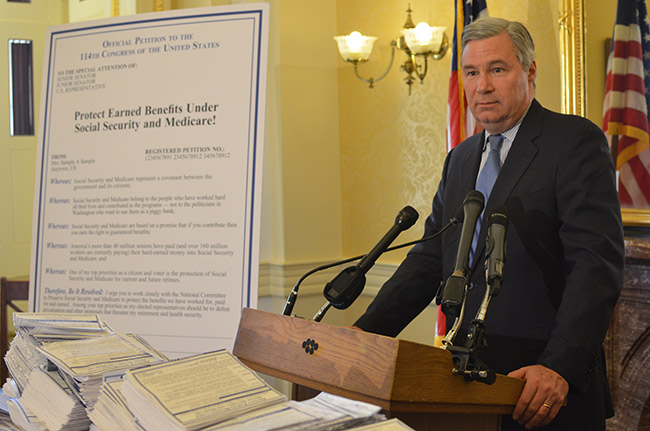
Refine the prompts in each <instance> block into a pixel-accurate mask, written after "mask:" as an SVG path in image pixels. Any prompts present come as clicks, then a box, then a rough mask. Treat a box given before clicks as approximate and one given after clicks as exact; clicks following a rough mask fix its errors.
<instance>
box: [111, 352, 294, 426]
mask: <svg viewBox="0 0 650 431" xmlns="http://www.w3.org/2000/svg"><path fill="white" fill-rule="evenodd" d="M122 394H123V395H124V398H125V399H126V401H127V404H128V405H129V407H130V409H131V411H132V412H133V414H134V415H135V417H136V419H137V421H138V422H139V423H140V425H142V427H143V428H144V429H145V430H149V431H157V430H170V431H171V430H198V429H202V428H205V427H208V426H210V425H213V424H216V423H219V422H223V421H225V420H227V419H231V418H234V417H236V416H239V415H241V414H243V413H246V412H250V411H252V410H255V409H259V408H262V407H266V406H269V405H272V404H276V403H280V402H282V401H285V399H286V397H285V396H284V395H282V394H280V393H279V392H277V391H276V390H275V389H273V388H271V387H270V386H269V385H268V384H266V383H265V382H264V381H263V380H262V379H261V378H260V377H259V376H258V375H257V374H255V373H254V372H253V371H252V370H250V369H249V368H248V367H246V366H245V365H243V364H242V363H241V362H239V360H238V359H236V358H235V357H234V356H232V355H231V354H230V353H228V352H227V351H226V350H219V351H216V352H210V353H204V354H202V355H197V356H191V357H188V358H183V359H178V360H175V361H171V362H167V363H163V364H159V365H154V366H151V367H145V368H140V369H135V370H131V371H128V372H127V373H126V374H125V376H124V383H123V384H122Z"/></svg>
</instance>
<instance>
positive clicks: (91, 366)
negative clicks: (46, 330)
mask: <svg viewBox="0 0 650 431" xmlns="http://www.w3.org/2000/svg"><path fill="white" fill-rule="evenodd" d="M38 350H39V351H40V352H41V353H42V354H43V355H44V356H45V357H46V358H47V359H48V360H49V361H50V362H52V363H53V364H54V365H55V366H56V367H57V368H58V370H59V374H60V375H61V377H62V378H63V379H64V380H65V381H66V382H67V383H68V386H69V387H70V388H71V389H72V390H73V393H74V394H75V395H76V396H77V397H78V398H79V399H80V400H81V402H82V403H83V404H84V405H85V406H86V407H89V408H90V407H92V406H93V405H94V404H95V401H96V400H97V397H98V396H99V389H100V387H101V384H102V376H103V375H104V374H106V373H114V372H116V371H126V370H128V369H131V368H135V367H142V366H145V365H151V364H157V363H160V362H164V361H166V360H167V358H166V357H165V356H164V355H162V354H161V353H159V352H157V351H155V350H154V349H152V348H151V346H149V345H148V344H147V343H146V342H144V341H143V340H142V338H140V337H137V336H134V335H124V334H111V335H105V336H103V337H95V338H88V339H85V340H72V341H59V342H53V343H48V344H43V345H41V346H39V347H38Z"/></svg>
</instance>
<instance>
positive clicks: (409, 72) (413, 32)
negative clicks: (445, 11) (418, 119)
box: [334, 4, 449, 95]
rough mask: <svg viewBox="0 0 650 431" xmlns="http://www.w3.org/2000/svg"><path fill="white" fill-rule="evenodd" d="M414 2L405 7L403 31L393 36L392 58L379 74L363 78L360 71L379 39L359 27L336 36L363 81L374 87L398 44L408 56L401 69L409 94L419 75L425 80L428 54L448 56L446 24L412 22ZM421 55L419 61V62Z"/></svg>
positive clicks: (421, 79) (421, 80) (348, 60)
mask: <svg viewBox="0 0 650 431" xmlns="http://www.w3.org/2000/svg"><path fill="white" fill-rule="evenodd" d="M411 12H413V11H412V10H411V5H410V4H409V7H408V9H407V10H406V13H407V16H406V22H405V23H404V29H403V30H402V35H401V36H399V37H398V38H396V39H395V40H392V41H391V43H390V46H391V51H390V62H389V63H388V67H386V70H385V71H384V73H382V74H381V75H380V76H379V78H372V77H371V78H367V79H366V78H363V77H362V76H361V75H360V74H359V70H358V68H357V67H358V65H359V63H363V62H366V61H368V58H369V57H370V53H371V52H372V46H373V44H374V43H375V40H377V38H376V37H374V36H364V35H362V34H361V33H359V32H358V31H353V32H352V33H350V34H349V35H347V36H336V37H335V38H334V40H336V42H337V43H338V48H339V53H340V54H341V57H343V60H345V61H347V62H350V63H352V64H353V65H354V73H355V75H356V76H357V78H359V79H360V80H362V81H363V82H366V83H368V85H369V87H370V88H374V85H375V82H379V81H381V80H382V79H383V78H384V77H385V76H386V74H388V72H389V71H390V68H391V66H392V65H393V60H394V59H395V48H396V47H397V48H398V49H400V50H402V51H404V52H405V53H406V55H407V56H408V58H407V59H406V60H405V61H404V63H403V64H402V65H401V66H400V69H401V70H403V71H404V72H406V78H404V81H405V82H406V85H408V86H409V95H410V94H411V86H412V85H413V83H414V82H415V80H416V79H419V80H420V84H422V83H423V82H424V77H425V76H426V75H427V69H428V61H427V59H428V57H429V56H431V57H432V58H433V59H434V60H440V59H441V58H442V57H444V56H445V53H446V52H447V48H448V46H449V41H448V39H447V35H446V34H445V28H446V27H431V26H429V24H427V23H426V22H421V23H419V24H418V25H414V24H413V20H412V19H411ZM418 59H420V63H419V64H418Z"/></svg>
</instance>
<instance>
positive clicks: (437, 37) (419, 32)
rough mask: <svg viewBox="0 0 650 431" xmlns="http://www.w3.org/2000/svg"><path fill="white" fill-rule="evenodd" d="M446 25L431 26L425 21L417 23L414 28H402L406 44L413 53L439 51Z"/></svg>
mask: <svg viewBox="0 0 650 431" xmlns="http://www.w3.org/2000/svg"><path fill="white" fill-rule="evenodd" d="M445 29H446V27H431V26H430V25H429V24H427V23H426V22H421V23H418V25H416V26H415V28H409V29H404V30H402V34H403V35H404V39H405V40H406V45H407V46H408V47H409V49H410V50H411V52H413V53H414V54H430V53H438V52H440V49H441V46H442V41H443V36H444V32H445Z"/></svg>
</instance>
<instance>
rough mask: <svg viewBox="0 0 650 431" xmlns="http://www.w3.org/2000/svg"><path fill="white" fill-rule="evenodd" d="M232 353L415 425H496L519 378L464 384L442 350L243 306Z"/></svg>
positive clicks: (427, 427) (467, 427) (269, 371)
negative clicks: (381, 409) (373, 406)
mask: <svg viewBox="0 0 650 431" xmlns="http://www.w3.org/2000/svg"><path fill="white" fill-rule="evenodd" d="M233 353H234V355H235V356H237V357H238V358H239V359H240V360H241V361H242V362H243V363H245V364H246V365H247V366H249V367H250V368H252V369H254V370H256V371H259V372H261V373H264V374H268V375H270V376H274V377H278V378H281V379H284V380H287V381H290V382H293V383H296V384H299V385H303V386H307V387H310V388H314V389H317V390H321V391H326V392H330V393H333V394H336V395H341V396H344V397H347V398H351V399H355V400H359V401H365V402H369V403H372V404H376V405H378V406H380V407H382V408H383V409H384V410H385V411H386V412H388V414H389V415H390V416H395V417H399V418H400V419H402V420H404V422H406V423H408V424H409V425H411V426H412V427H414V428H415V429H417V430H470V429H471V430H498V429H500V416H499V415H500V414H511V413H512V411H513V409H514V406H515V404H516V403H517V399H518V398H519V394H520V393H521V390H522V388H523V384H524V382H523V381H522V380H519V379H513V378H509V377H506V376H503V375H497V379H496V382H495V383H494V384H492V385H486V384H484V383H478V382H468V381H465V379H464V378H463V377H462V376H457V375H454V374H453V373H452V369H453V368H454V364H453V361H452V358H451V353H450V352H448V351H446V350H444V349H439V348H436V347H432V346H427V345H423V344H418V343H413V342H409V341H405V340H399V339H396V338H391V337H385V336H381V335H376V334H371V333H367V332H363V331H357V330H353V329H348V328H342V327H337V326H331V325H327V324H323V323H316V322H313V321H308V320H303V319H298V318H294V317H289V316H282V315H276V314H272V313H268V312H264V311H259V310H253V309H249V308H247V309H244V312H243V314H242V318H241V321H240V325H239V330H238V333H237V339H236V341H235V347H234V350H233ZM416 424H418V425H417V426H416Z"/></svg>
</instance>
